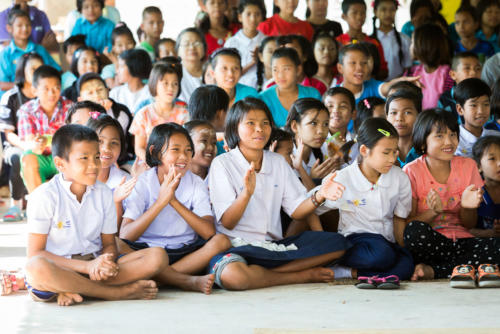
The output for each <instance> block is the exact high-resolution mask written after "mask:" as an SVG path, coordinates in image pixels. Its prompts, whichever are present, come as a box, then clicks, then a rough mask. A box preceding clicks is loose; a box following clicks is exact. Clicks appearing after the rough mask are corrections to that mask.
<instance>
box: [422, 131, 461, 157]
mask: <svg viewBox="0 0 500 334" xmlns="http://www.w3.org/2000/svg"><path fill="white" fill-rule="evenodd" d="M425 145H426V150H425V153H426V154H427V155H428V156H429V157H431V158H433V159H436V160H442V161H450V160H451V159H452V158H453V156H454V155H455V151H456V150H457V146H458V134H457V133H456V132H453V131H451V130H450V128H448V127H447V126H446V125H444V124H443V125H441V126H440V127H438V126H437V125H434V126H433V127H432V131H431V132H430V133H429V135H428V136H427V138H425Z"/></svg>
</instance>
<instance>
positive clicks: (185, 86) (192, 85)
mask: <svg viewBox="0 0 500 334" xmlns="http://www.w3.org/2000/svg"><path fill="white" fill-rule="evenodd" d="M201 85H202V83H201V77H193V76H192V75H191V74H190V73H189V72H188V70H186V68H185V67H182V80H181V95H179V100H181V101H184V102H186V103H189V98H190V97H191V94H193V92H194V90H195V89H196V88H198V87H200V86H201Z"/></svg>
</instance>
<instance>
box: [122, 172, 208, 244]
mask: <svg viewBox="0 0 500 334" xmlns="http://www.w3.org/2000/svg"><path fill="white" fill-rule="evenodd" d="M159 192H160V182H159V180H158V174H157V168H151V169H149V170H147V171H145V172H144V173H142V174H141V175H140V176H139V178H138V180H137V183H136V185H135V187H134V190H132V193H131V194H130V195H129V196H128V197H127V198H126V199H125V201H124V202H125V207H126V209H125V213H124V214H123V218H129V219H132V220H136V219H137V218H139V217H140V216H142V215H143V214H144V212H146V211H147V210H148V209H149V208H150V207H151V206H152V205H153V204H154V203H155V202H156V200H157V199H158V193H159ZM175 197H176V198H177V200H178V201H179V202H180V203H182V204H183V205H184V206H185V207H186V208H187V209H189V210H190V211H192V212H193V213H194V214H196V215H198V216H200V217H204V216H212V209H211V207H210V199H209V196H208V188H207V186H206V184H205V182H203V180H202V179H201V178H200V177H199V176H197V175H194V174H193V173H191V172H190V171H188V172H187V173H186V175H184V176H183V177H182V178H181V181H180V183H179V186H178V187H177V190H176V191H175ZM196 238H197V234H196V232H195V231H194V230H193V229H192V228H191V226H189V224H188V223H187V222H186V221H185V220H184V218H182V217H181V215H179V214H178V213H177V211H175V209H174V208H173V207H172V206H171V205H167V206H165V207H164V208H163V210H162V211H161V212H160V213H159V214H158V216H156V218H155V219H154V220H153V221H152V222H151V224H150V225H149V227H148V228H147V229H146V231H144V234H143V235H141V236H140V237H139V239H137V242H145V243H147V244H148V245H149V246H150V247H156V246H157V247H166V248H171V249H176V248H180V247H183V246H185V245H189V244H191V243H193V242H194V241H195V240H196Z"/></svg>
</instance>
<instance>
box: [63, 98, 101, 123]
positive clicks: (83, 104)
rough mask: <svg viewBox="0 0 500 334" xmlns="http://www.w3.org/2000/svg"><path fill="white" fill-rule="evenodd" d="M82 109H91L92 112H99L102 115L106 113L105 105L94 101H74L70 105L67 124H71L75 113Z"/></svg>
mask: <svg viewBox="0 0 500 334" xmlns="http://www.w3.org/2000/svg"><path fill="white" fill-rule="evenodd" d="M80 109H89V110H90V111H92V112H98V113H99V114H101V115H106V109H104V107H103V106H101V105H100V104H99V103H95V102H92V101H79V102H75V103H73V104H72V105H71V107H69V109H68V113H67V114H66V119H65V120H64V122H65V123H66V124H71V121H72V118H73V115H74V114H75V113H76V112H77V111H78V110H80Z"/></svg>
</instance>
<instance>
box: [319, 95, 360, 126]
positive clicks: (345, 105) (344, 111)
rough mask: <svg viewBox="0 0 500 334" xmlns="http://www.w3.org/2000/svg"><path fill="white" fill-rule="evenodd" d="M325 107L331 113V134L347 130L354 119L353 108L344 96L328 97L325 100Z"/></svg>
mask: <svg viewBox="0 0 500 334" xmlns="http://www.w3.org/2000/svg"><path fill="white" fill-rule="evenodd" d="M325 106H326V108H327V109H328V111H329V112H330V122H329V125H328V128H329V130H330V133H331V134H334V133H335V132H337V131H341V130H342V131H343V130H345V129H347V125H348V124H349V121H350V120H351V119H352V118H353V106H351V101H350V100H349V98H348V97H347V96H345V95H344V94H335V95H333V96H331V95H328V96H327V97H326V98H325Z"/></svg>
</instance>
